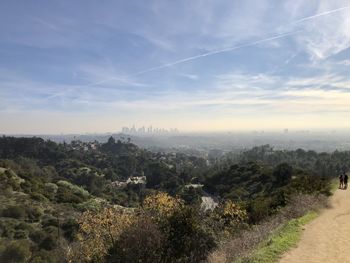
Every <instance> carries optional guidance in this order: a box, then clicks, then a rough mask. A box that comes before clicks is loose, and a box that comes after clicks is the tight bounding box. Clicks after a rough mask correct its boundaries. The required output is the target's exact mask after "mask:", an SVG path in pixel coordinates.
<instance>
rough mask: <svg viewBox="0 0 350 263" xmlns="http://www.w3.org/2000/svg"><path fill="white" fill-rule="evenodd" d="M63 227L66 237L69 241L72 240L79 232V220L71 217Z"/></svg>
mask: <svg viewBox="0 0 350 263" xmlns="http://www.w3.org/2000/svg"><path fill="white" fill-rule="evenodd" d="M61 229H62V230H63V235H64V237H65V238H66V239H67V240H68V241H70V242H72V241H73V240H74V239H75V238H76V235H77V233H78V230H79V224H78V222H77V221H75V220H74V219H73V218H71V219H68V220H67V221H65V222H64V223H63V224H62V226H61Z"/></svg>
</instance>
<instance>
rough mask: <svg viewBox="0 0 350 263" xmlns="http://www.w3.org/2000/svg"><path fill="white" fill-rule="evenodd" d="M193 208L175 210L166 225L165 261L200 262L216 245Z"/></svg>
mask: <svg viewBox="0 0 350 263" xmlns="http://www.w3.org/2000/svg"><path fill="white" fill-rule="evenodd" d="M199 222H201V219H200V218H199V216H198V214H197V213H196V211H195V210H194V209H193V208H190V207H185V208H183V209H181V210H177V211H175V212H174V213H173V214H172V215H171V216H170V218H169V220H168V224H167V225H166V227H165V229H164V230H163V231H165V235H166V238H167V243H166V259H167V260H166V261H168V262H174V261H175V262H200V261H202V260H204V259H205V258H206V257H207V255H208V253H209V252H210V251H211V250H212V249H213V248H214V247H215V246H216V244H215V240H214V237H213V236H211V235H210V234H209V233H208V232H206V231H204V229H203V228H202V227H201V225H200V223H199Z"/></svg>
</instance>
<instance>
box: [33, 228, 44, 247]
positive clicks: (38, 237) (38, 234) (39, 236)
mask: <svg viewBox="0 0 350 263" xmlns="http://www.w3.org/2000/svg"><path fill="white" fill-rule="evenodd" d="M46 235H47V234H46V233H45V232H44V231H42V230H37V231H34V232H32V233H30V234H29V238H30V239H31V240H33V241H34V242H35V243H37V244H40V243H41V242H42V241H43V240H44V239H45V238H46Z"/></svg>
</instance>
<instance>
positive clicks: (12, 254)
mask: <svg viewBox="0 0 350 263" xmlns="http://www.w3.org/2000/svg"><path fill="white" fill-rule="evenodd" d="M29 257H30V249H29V244H28V243H27V242H25V241H15V242H11V243H10V244H8V245H7V246H6V247H5V249H4V251H3V252H2V254H1V255H0V262H2V263H22V262H26V261H27V259H28V258H29Z"/></svg>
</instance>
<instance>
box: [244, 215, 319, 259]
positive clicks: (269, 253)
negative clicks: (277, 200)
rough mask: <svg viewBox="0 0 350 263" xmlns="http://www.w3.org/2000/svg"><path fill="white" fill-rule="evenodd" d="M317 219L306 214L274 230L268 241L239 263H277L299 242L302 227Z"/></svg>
mask: <svg viewBox="0 0 350 263" xmlns="http://www.w3.org/2000/svg"><path fill="white" fill-rule="evenodd" d="M316 217H317V213H316V212H308V213H307V214H305V215H304V216H302V217H300V218H298V219H293V220H291V221H289V222H288V223H287V224H285V225H284V226H283V227H281V228H279V229H277V230H276V232H275V233H273V234H272V235H271V236H270V237H269V238H268V240H266V241H265V242H262V244H261V245H260V246H259V247H258V248H257V250H255V251H254V252H253V254H252V255H251V256H249V257H247V258H243V259H240V260H239V261H238V262H239V263H248V262H249V263H273V262H277V261H278V259H279V258H280V256H281V255H282V254H283V253H284V252H286V251H288V250H289V249H290V248H292V247H294V246H295V245H296V244H297V243H298V241H299V240H300V237H301V233H302V226H303V225H305V224H307V223H309V222H310V221H311V220H313V219H314V218H316Z"/></svg>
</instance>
